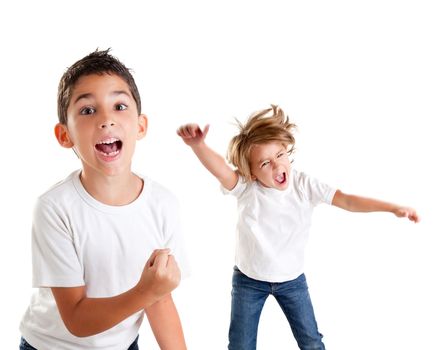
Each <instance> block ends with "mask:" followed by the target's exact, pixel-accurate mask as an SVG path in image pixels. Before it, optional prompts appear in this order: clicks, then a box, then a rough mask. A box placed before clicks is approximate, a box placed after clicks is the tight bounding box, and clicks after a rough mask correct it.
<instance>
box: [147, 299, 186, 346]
mask: <svg viewBox="0 0 437 350" xmlns="http://www.w3.org/2000/svg"><path fill="white" fill-rule="evenodd" d="M145 312H146V315H147V318H148V320H149V323H150V327H151V328H152V331H153V334H154V335H155V338H156V341H157V342H158V344H159V348H160V349H162V350H186V348H187V347H186V344H185V339H184V333H183V330H182V324H181V321H180V319H179V315H178V312H177V309H176V306H175V304H174V302H173V298H172V296H171V294H169V295H168V296H166V297H164V298H162V299H160V300H159V301H157V302H156V303H154V304H153V305H151V306H149V307H148V308H146V309H145Z"/></svg>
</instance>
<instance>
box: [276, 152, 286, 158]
mask: <svg viewBox="0 0 437 350" xmlns="http://www.w3.org/2000/svg"><path fill="white" fill-rule="evenodd" d="M284 154H285V153H284V152H281V153H279V154H278V155H277V158H281V157H282V156H283V155H284Z"/></svg>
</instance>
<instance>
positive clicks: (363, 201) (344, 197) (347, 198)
mask: <svg viewBox="0 0 437 350" xmlns="http://www.w3.org/2000/svg"><path fill="white" fill-rule="evenodd" d="M332 205H335V206H336V207H339V208H342V209H345V210H348V211H353V212H373V211H385V212H389V213H393V214H394V215H396V216H397V217H400V218H403V217H406V218H408V219H409V220H411V221H414V222H416V223H417V222H419V220H420V219H419V216H418V215H417V213H416V210H414V209H413V208H410V207H404V206H400V205H397V204H393V203H388V202H383V201H381V200H378V199H373V198H366V197H360V196H356V195H351V194H345V193H343V192H341V191H340V190H337V191H336V192H335V195H334V198H333V200H332Z"/></svg>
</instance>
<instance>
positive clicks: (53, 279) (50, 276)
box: [32, 198, 85, 287]
mask: <svg viewBox="0 0 437 350" xmlns="http://www.w3.org/2000/svg"><path fill="white" fill-rule="evenodd" d="M57 209H58V208H57V207H56V206H55V205H54V204H53V203H49V202H47V201H44V200H43V199H41V198H40V199H39V200H38V201H37V203H36V205H35V208H34V217H33V224H32V270H33V286H34V287H76V286H82V285H84V284H85V282H84V278H83V270H82V267H81V264H80V261H79V258H78V255H77V253H76V249H75V245H74V237H73V233H72V232H71V230H69V225H68V218H67V217H63V215H62V213H61V212H60V210H57Z"/></svg>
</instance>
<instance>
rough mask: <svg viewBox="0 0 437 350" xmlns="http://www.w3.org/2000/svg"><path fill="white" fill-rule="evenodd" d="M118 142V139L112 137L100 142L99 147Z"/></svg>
mask: <svg viewBox="0 0 437 350" xmlns="http://www.w3.org/2000/svg"><path fill="white" fill-rule="evenodd" d="M117 141H118V139H116V138H114V137H111V138H110V139H107V140H103V141H100V142H99V145H102V144H105V145H108V144H110V143H114V142H117Z"/></svg>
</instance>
